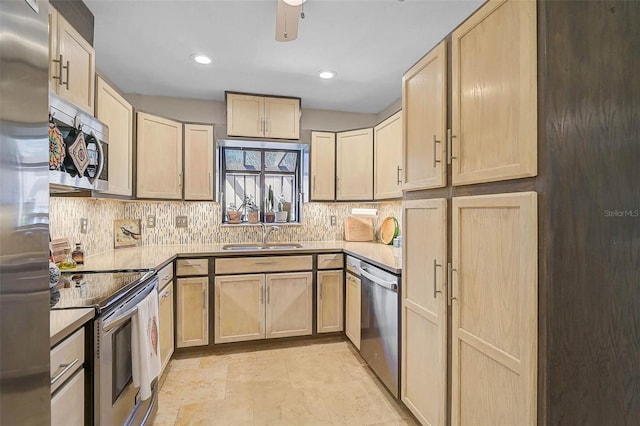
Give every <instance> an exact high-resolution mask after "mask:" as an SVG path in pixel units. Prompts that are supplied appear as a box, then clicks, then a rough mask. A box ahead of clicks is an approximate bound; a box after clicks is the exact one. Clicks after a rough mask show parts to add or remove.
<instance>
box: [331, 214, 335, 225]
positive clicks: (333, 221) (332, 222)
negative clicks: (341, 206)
mask: <svg viewBox="0 0 640 426" xmlns="http://www.w3.org/2000/svg"><path fill="white" fill-rule="evenodd" d="M331 225H333V226H335V225H336V217H335V216H331Z"/></svg>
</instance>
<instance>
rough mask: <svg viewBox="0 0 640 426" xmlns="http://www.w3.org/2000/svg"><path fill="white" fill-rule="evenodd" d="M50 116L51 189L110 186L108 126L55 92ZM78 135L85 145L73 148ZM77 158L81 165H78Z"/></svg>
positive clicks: (60, 190)
mask: <svg viewBox="0 0 640 426" xmlns="http://www.w3.org/2000/svg"><path fill="white" fill-rule="evenodd" d="M49 118H50V120H49V121H50V123H49V127H50V133H49V190H50V192H73V191H77V190H91V191H105V190H107V189H109V164H108V159H109V128H108V127H107V125H106V124H104V123H101V122H100V121H98V120H97V119H96V118H95V117H93V116H92V115H90V114H88V113H87V112H85V111H83V110H82V109H80V108H78V107H77V106H75V105H73V104H72V103H70V102H68V101H66V100H65V99H62V98H61V97H59V96H57V95H55V94H53V93H49ZM52 129H53V131H54V132H55V133H54V136H53V137H52V133H51V132H52ZM56 135H57V136H56ZM79 135H81V136H82V139H83V141H82V145H83V146H82V148H81V149H76V150H74V149H73V148H75V147H76V139H78V136H79ZM74 156H75V157H74ZM77 157H81V159H82V161H83V163H82V167H77V165H78V163H77ZM72 159H73V161H72ZM74 163H75V164H74Z"/></svg>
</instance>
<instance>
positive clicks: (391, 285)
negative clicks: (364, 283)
mask: <svg viewBox="0 0 640 426" xmlns="http://www.w3.org/2000/svg"><path fill="white" fill-rule="evenodd" d="M360 274H361V275H362V276H363V277H365V278H366V279H368V280H369V281H371V282H373V283H375V284H378V285H379V286H382V287H384V288H386V289H389V290H393V291H398V284H397V283H394V282H389V281H385V280H382V279H380V278H378V277H376V276H375V275H372V274H370V273H369V272H367V271H365V270H364V269H363V268H360Z"/></svg>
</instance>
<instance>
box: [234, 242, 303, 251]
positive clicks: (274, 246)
mask: <svg viewBox="0 0 640 426" xmlns="http://www.w3.org/2000/svg"><path fill="white" fill-rule="evenodd" d="M298 248H302V245H301V244H298V243H268V244H261V243H243V244H225V245H224V246H222V250H292V249H298Z"/></svg>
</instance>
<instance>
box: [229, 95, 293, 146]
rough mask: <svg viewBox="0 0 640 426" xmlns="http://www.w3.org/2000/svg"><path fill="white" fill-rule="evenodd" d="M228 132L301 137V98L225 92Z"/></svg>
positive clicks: (258, 135)
mask: <svg viewBox="0 0 640 426" xmlns="http://www.w3.org/2000/svg"><path fill="white" fill-rule="evenodd" d="M226 99H227V134H228V135H229V136H245V137H252V138H270V139H300V99H299V98H281V97H267V96H256V95H245V94H239V93H227V94H226Z"/></svg>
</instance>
